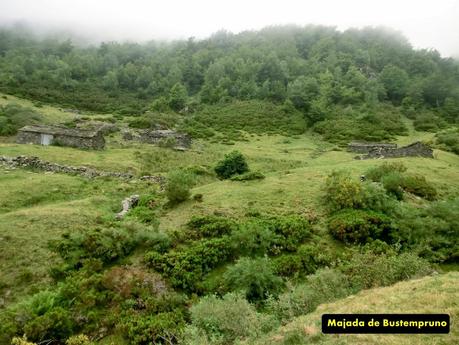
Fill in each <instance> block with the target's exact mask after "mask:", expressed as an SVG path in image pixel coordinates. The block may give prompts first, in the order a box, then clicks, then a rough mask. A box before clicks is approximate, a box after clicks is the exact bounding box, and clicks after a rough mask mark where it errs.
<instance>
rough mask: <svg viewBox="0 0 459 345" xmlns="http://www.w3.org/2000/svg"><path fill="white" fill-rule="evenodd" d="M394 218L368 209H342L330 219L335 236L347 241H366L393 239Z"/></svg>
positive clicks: (331, 230)
mask: <svg viewBox="0 0 459 345" xmlns="http://www.w3.org/2000/svg"><path fill="white" fill-rule="evenodd" d="M393 229H394V226H393V224H392V219H391V218H389V217H387V216H386V215H384V214H382V213H378V212H375V211H366V210H353V209H347V210H342V211H339V212H337V213H335V214H334V215H332V216H331V217H330V218H329V220H328V230H329V231H330V233H331V234H332V236H333V237H335V238H336V239H339V240H341V241H343V242H346V243H354V244H355V243H366V242H368V241H370V240H375V239H380V240H383V241H386V242H389V241H390V240H391V232H392V230H393Z"/></svg>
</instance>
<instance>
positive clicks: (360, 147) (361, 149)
mask: <svg viewBox="0 0 459 345" xmlns="http://www.w3.org/2000/svg"><path fill="white" fill-rule="evenodd" d="M396 148H397V144H390V143H367V142H357V141H354V142H352V143H349V144H348V145H347V149H348V151H351V152H356V153H370V152H371V151H373V150H376V149H396Z"/></svg>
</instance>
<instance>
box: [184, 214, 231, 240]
mask: <svg viewBox="0 0 459 345" xmlns="http://www.w3.org/2000/svg"><path fill="white" fill-rule="evenodd" d="M187 225H188V229H189V233H190V235H191V237H192V238H194V239H198V238H203V237H221V236H223V235H229V234H231V232H232V231H233V230H235V229H236V228H237V224H236V222H235V221H233V220H231V219H228V218H225V217H218V216H193V217H192V218H191V220H190V221H189V222H188V224H187Z"/></svg>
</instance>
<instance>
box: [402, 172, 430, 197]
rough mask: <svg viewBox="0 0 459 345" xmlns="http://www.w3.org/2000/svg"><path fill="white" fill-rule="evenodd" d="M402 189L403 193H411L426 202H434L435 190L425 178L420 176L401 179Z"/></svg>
mask: <svg viewBox="0 0 459 345" xmlns="http://www.w3.org/2000/svg"><path fill="white" fill-rule="evenodd" d="M402 188H403V190H404V191H405V192H408V193H412V194H414V195H417V196H420V197H421V198H425V199H427V200H435V199H436V197H437V190H436V189H435V187H434V186H432V185H431V184H430V183H429V182H427V181H426V178H425V177H424V176H421V175H407V176H404V177H403V179H402Z"/></svg>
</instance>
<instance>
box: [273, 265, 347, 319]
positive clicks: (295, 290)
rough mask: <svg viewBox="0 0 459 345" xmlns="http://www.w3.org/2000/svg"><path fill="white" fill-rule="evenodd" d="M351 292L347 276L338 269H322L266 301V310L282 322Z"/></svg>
mask: <svg viewBox="0 0 459 345" xmlns="http://www.w3.org/2000/svg"><path fill="white" fill-rule="evenodd" d="M350 293H351V289H350V285H349V281H348V279H347V277H346V276H345V275H344V274H343V273H341V272H340V271H338V270H332V269H323V270H319V271H317V272H316V273H315V274H313V275H310V276H308V277H307V279H306V281H305V282H304V283H300V284H298V285H296V286H293V287H291V288H290V289H289V290H288V291H286V292H284V293H282V294H281V295H279V297H278V299H274V298H271V299H270V300H269V301H268V310H269V311H270V312H271V313H272V314H274V315H275V316H276V317H277V319H279V320H281V321H282V322H283V323H286V322H288V321H289V320H291V319H293V318H294V317H297V316H300V315H304V314H307V313H310V312H312V311H314V310H315V309H316V308H317V306H318V305H319V304H322V303H325V302H330V301H333V300H335V299H339V298H343V297H345V296H347V295H349V294H350Z"/></svg>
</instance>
